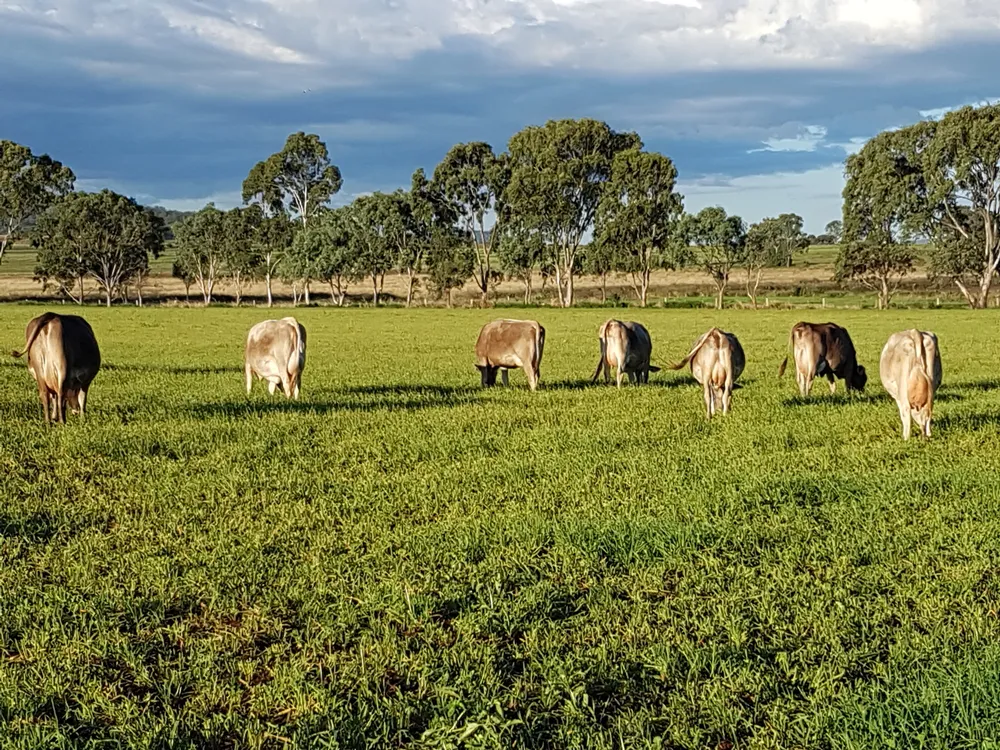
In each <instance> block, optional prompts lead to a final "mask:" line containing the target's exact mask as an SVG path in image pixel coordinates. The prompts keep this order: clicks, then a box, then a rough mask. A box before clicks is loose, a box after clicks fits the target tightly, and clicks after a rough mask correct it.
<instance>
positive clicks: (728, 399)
mask: <svg viewBox="0 0 1000 750" xmlns="http://www.w3.org/2000/svg"><path fill="white" fill-rule="evenodd" d="M732 400H733V392H732V390H731V389H729V388H725V387H723V389H722V413H723V414H728V413H729V406H730V404H731V403H732Z"/></svg>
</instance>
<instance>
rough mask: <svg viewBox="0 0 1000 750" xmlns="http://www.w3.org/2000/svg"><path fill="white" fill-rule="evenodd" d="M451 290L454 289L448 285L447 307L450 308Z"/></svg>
mask: <svg viewBox="0 0 1000 750" xmlns="http://www.w3.org/2000/svg"><path fill="white" fill-rule="evenodd" d="M453 291H454V290H453V289H451V288H450V287H449V289H448V308H449V309H451V304H452V300H451V295H452V292H453Z"/></svg>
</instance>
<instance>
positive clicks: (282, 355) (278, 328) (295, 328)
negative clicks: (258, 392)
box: [243, 317, 306, 400]
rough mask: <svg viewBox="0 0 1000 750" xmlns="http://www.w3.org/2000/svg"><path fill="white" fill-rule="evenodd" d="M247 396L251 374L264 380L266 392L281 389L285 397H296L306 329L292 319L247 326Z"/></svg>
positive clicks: (302, 364) (245, 365)
mask: <svg viewBox="0 0 1000 750" xmlns="http://www.w3.org/2000/svg"><path fill="white" fill-rule="evenodd" d="M243 362H244V373H245V375H246V383H247V395H248V396H249V395H250V391H251V389H252V388H253V376H254V375H256V376H257V377H258V378H260V379H261V380H266V381H267V392H268V393H270V394H272V395H273V394H274V392H275V390H277V389H278V388H281V392H282V393H284V394H285V398H294V399H296V400H297V399H298V398H299V389H300V387H301V385H302V370H304V369H305V366H306V329H305V328H303V326H302V324H301V323H299V322H298V321H297V320H296V319H295V318H292V317H288V318H282V319H281V320H265V321H262V322H260V323H258V324H257V325H255V326H254V327H253V328H251V329H250V333H249V335H247V345H246V351H245V353H244V360H243Z"/></svg>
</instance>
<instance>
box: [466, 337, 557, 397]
mask: <svg viewBox="0 0 1000 750" xmlns="http://www.w3.org/2000/svg"><path fill="white" fill-rule="evenodd" d="M544 348H545V329H544V328H543V327H542V326H541V324H540V323H538V322H537V321H534V320H494V321H492V322H490V323H487V324H486V325H484V326H483V328H482V330H481V331H480V332H479V338H478V339H476V369H478V370H479V373H480V375H481V376H482V384H483V386H484V387H486V388H489V387H490V386H494V385H496V382H497V370H502V371H503V372H502V378H503V384H504V385H507V384H508V383H507V370H510V369H512V368H518V367H520V368H521V369H523V370H524V374H525V375H527V376H528V386H529V387H530V388H531V390H535V389H536V388H538V378H539V376H540V373H539V368H540V367H541V365H542V350H543V349H544Z"/></svg>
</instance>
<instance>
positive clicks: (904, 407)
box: [879, 328, 941, 440]
mask: <svg viewBox="0 0 1000 750" xmlns="http://www.w3.org/2000/svg"><path fill="white" fill-rule="evenodd" d="M879 375H881V376H882V385H883V386H885V389H886V390H887V391H888V392H889V395H890V396H892V397H893V398H894V399H895V400H896V405H897V406H898V407H899V418H900V419H901V420H902V422H903V439H904V440H909V439H910V423H911V421H912V420H915V421H916V423H917V426H918V427H919V428H920V432H921V433H922V434H923V435H925V436H926V437H930V436H931V418H932V413H933V411H934V394H935V393H936V392H937V389H938V387H939V386H940V385H941V353H940V352H939V351H938V341H937V336H935V335H934V334H933V333H930V332H929V331H918V330H917V329H915V328H911V329H910V330H908V331H900V332H898V333H894V334H892V336H890V337H889V340H888V341H887V342H886V344H885V348H883V349H882V357H881V359H880V360H879Z"/></svg>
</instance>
